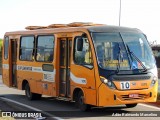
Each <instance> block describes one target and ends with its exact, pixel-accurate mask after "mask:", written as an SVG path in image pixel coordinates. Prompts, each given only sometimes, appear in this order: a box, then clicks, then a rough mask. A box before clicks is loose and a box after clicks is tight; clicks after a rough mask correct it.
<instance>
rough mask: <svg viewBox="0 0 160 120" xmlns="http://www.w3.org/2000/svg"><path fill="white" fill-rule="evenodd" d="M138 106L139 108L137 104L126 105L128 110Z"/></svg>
mask: <svg viewBox="0 0 160 120" xmlns="http://www.w3.org/2000/svg"><path fill="white" fill-rule="evenodd" d="M136 106H137V103H135V104H126V107H127V108H133V107H136Z"/></svg>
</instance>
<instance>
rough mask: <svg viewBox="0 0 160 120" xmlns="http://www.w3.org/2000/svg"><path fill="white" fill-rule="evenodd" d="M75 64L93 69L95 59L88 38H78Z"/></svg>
mask: <svg viewBox="0 0 160 120" xmlns="http://www.w3.org/2000/svg"><path fill="white" fill-rule="evenodd" d="M74 62H75V63H76V64H78V65H82V66H85V67H88V68H93V59H92V53H91V48H90V44H89V41H88V39H87V38H86V37H76V38H75V41H74Z"/></svg>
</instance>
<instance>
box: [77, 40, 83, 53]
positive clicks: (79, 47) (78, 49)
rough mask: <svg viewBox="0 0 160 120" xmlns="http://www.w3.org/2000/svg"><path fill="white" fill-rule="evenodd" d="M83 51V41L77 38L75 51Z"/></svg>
mask: <svg viewBox="0 0 160 120" xmlns="http://www.w3.org/2000/svg"><path fill="white" fill-rule="evenodd" d="M82 50H83V39H82V37H77V51H82Z"/></svg>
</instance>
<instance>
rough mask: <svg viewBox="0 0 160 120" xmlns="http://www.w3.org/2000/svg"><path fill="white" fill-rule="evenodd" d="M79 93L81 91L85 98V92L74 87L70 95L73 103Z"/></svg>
mask: <svg viewBox="0 0 160 120" xmlns="http://www.w3.org/2000/svg"><path fill="white" fill-rule="evenodd" d="M79 91H82V92H83V95H84V97H85V92H84V91H83V89H82V88H79V87H76V88H74V90H73V94H72V100H73V101H75V100H76V98H77V97H78V93H79Z"/></svg>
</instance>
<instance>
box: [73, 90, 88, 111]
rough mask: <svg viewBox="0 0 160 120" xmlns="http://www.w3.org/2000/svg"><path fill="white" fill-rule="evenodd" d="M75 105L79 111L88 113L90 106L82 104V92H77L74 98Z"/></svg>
mask: <svg viewBox="0 0 160 120" xmlns="http://www.w3.org/2000/svg"><path fill="white" fill-rule="evenodd" d="M76 105H77V107H78V108H79V109H80V110H81V111H88V110H89V109H90V108H91V106H90V105H87V104H85V103H84V94H83V92H82V91H79V93H78V96H77V98H76Z"/></svg>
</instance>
